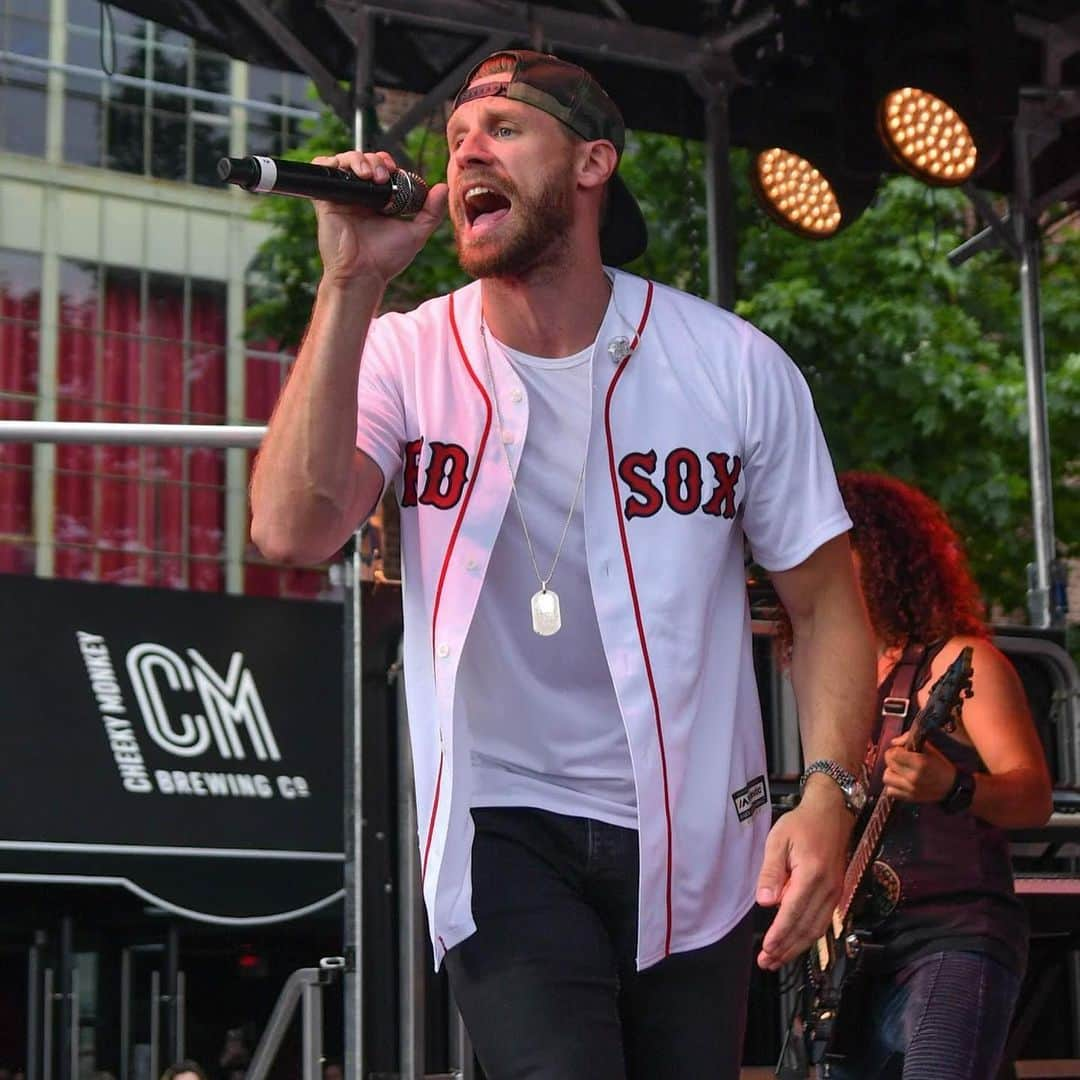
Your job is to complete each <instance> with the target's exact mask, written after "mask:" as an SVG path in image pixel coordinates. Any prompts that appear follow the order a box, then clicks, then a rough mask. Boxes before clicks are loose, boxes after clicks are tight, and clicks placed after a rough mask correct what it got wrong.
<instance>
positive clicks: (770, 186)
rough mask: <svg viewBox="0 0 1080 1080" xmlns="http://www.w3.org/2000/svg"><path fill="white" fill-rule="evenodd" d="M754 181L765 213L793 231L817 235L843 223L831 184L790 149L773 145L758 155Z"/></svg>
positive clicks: (833, 229)
mask: <svg viewBox="0 0 1080 1080" xmlns="http://www.w3.org/2000/svg"><path fill="white" fill-rule="evenodd" d="M751 181H752V183H753V187H754V191H755V193H756V195H757V197H758V201H759V202H760V203H761V205H762V207H763V208H764V210H765V211H766V213H768V214H769V215H770V217H772V218H773V219H775V220H776V221H778V222H779V223H780V224H781V225H784V226H786V227H787V228H789V229H791V230H792V231H793V232H797V233H799V234H800V235H802V236H809V237H813V238H815V239H817V238H822V237H826V236H832V235H833V234H834V233H835V232H836V231H837V230H838V229H839V228H840V226H841V224H844V221H843V214H842V213H841V210H840V203H839V201H838V199H837V197H836V192H835V190H834V189H833V186H832V184H830V183H829V181H828V179H827V178H826V177H825V175H824V174H823V173H822V172H821V170H820V169H817V168H815V167H814V165H813V164H812V163H811V162H809V161H807V159H806V158H804V157H800V156H799V155H798V154H795V153H792V152H791V151H790V150H785V149H783V147H780V146H773V147H770V148H768V149H767V150H763V151H761V152H760V153H758V154H757V155H755V157H754V161H753V166H752V173H751Z"/></svg>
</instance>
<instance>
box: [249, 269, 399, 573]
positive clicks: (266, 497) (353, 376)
mask: <svg viewBox="0 0 1080 1080" xmlns="http://www.w3.org/2000/svg"><path fill="white" fill-rule="evenodd" d="M383 288H384V286H383V284H382V283H381V282H374V281H366V280H363V281H354V282H352V283H350V284H349V285H347V286H339V285H334V284H328V283H327V282H326V281H325V280H324V281H323V282H322V283H321V284H320V286H319V292H318V295H317V298H316V301H315V307H314V310H313V312H312V318H311V324H310V325H309V327H308V332H307V334H306V336H305V338H304V342H303V344H302V346H301V348H300V353H299V355H298V357H297V359H296V362H295V364H294V365H293V369H292V371H291V373H290V375H289V378H288V381H287V382H286V384H285V387H284V389H283V390H282V393H281V397H280V398H279V400H278V404H277V407H276V408H275V410H274V414H273V417H272V418H271V420H270V426H269V430H268V432H267V436H266V439H265V440H264V442H263V445H262V448H261V450H260V452H259V456H258V459H257V460H256V463H255V470H254V474H253V476H252V482H251V506H252V526H251V535H252V539H253V540H254V541H255V543H256V545H257V546H258V547H259V549H260V550H261V551H262V552H263V554H264V555H266V556H267V557H268V558H270V559H273V560H275V561H282V562H317V561H320V560H321V559H325V558H327V557H329V556H330V555H332V554H333V552H334V551H336V550H337V549H338V548H339V547H340V546H341V545H342V544H343V543H344V542H345V540H346V539H347V538H348V536H349V534H350V533H351V531H352V530H353V529H354V528H355V527H356V525H357V520H354V518H355V517H356V515H357V513H358V512H361V508H360V503H361V502H363V501H365V499H366V500H369V501H372V502H373V500H374V499H375V498H377V497H378V494H379V493H378V491H370V492H369V491H360V490H358V488H359V485H360V483H361V479H360V476H359V474H358V470H357V463H356V455H357V451H356V386H357V378H358V375H359V371H360V354H361V351H362V349H363V345H364V340H365V338H366V336H367V332H368V328H369V326H370V325H371V320H372V318H373V317H374V314H375V311H376V310H377V308H378V305H379V302H380V300H381V297H382V292H383ZM367 486H369V487H370V486H372V485H371V484H368V485H367ZM371 509H372V507H371V506H367V507H366V508H363V509H362V512H370V510H371Z"/></svg>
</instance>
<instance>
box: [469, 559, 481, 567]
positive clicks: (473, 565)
mask: <svg viewBox="0 0 1080 1080" xmlns="http://www.w3.org/2000/svg"><path fill="white" fill-rule="evenodd" d="M479 565H480V564H479V563H478V562H477V561H476V560H475V559H469V561H468V562H467V563H466V564H465V569H466V570H475V569H476V568H477V567H478V566H479Z"/></svg>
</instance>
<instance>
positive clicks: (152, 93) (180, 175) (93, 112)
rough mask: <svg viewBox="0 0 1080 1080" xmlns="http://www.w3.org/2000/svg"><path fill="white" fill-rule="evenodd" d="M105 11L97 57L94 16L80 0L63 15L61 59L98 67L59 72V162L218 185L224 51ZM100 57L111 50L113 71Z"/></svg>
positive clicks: (223, 146)
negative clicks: (108, 16) (62, 77)
mask: <svg viewBox="0 0 1080 1080" xmlns="http://www.w3.org/2000/svg"><path fill="white" fill-rule="evenodd" d="M0 2H2V0H0ZM94 7H95V9H96V8H97V5H96V4H95V5H94ZM111 10H112V12H113V14H112V21H111V26H110V23H108V22H106V23H105V27H104V29H105V33H106V35H107V41H106V43H105V45H106V47H105V50H104V54H103V51H102V46H103V43H102V26H101V22H100V17H98V16H97V15H95V16H94V17H91V15H90V12H89V11H88V10H87V9H86V7H85V5H84V4H82V3H75V4H74V5H73V8H72V10H71V11H70V12H69V26H68V55H67V62H68V64H71V65H75V66H78V67H83V68H87V69H90V70H92V71H94V72H95V74H94V75H90V74H86V75H78V74H72V73H69V74H68V75H67V77H66V85H65V95H64V110H65V124H64V159H65V160H66V161H71V162H78V163H79V164H83V165H98V166H103V167H105V168H109V169H116V170H118V171H120V172H130V173H137V174H139V175H143V176H156V177H160V178H162V179H166V180H178V181H187V182H190V183H196V184H205V185H211V186H218V185H219V184H220V181H219V180H218V177H217V172H216V166H217V161H218V158H220V157H221V156H222V155H224V154H227V153H228V149H229V115H228V112H229V106H228V100H227V95H228V94H229V89H230V86H229V77H230V61H229V59H228V57H226V56H224V55H222V54H220V53H213V52H210V51H208V50H206V49H203V48H202V47H201V46H199V45H197V44H196V43H195V42H193V41H192V40H191V39H190V38H189V37H187V36H186V35H184V34H181V33H179V32H178V31H176V30H170V29H168V28H166V27H162V26H158V25H156V24H155V23H152V22H149V21H147V20H145V19H140V18H138V17H137V16H134V15H129V14H126V13H124V12H120V11H118V10H116V9H111ZM110 30H111V32H110ZM103 55H106V56H108V55H111V57H112V67H113V70H114V72H115V74H116V75H117V76H119V77H118V78H109V77H103V76H99V75H97V71H99V70H100V69H101V67H102V57H103ZM173 87H175V90H173V89H172V88H173ZM192 90H196V91H206V92H207V93H209V94H213V95H221V99H220V100H219V99H217V98H207V97H203V96H196V95H193V94H192V93H191V92H190V91H192Z"/></svg>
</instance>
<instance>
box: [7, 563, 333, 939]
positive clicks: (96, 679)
mask: <svg viewBox="0 0 1080 1080" xmlns="http://www.w3.org/2000/svg"><path fill="white" fill-rule="evenodd" d="M0 612H2V616H0V701H2V707H3V711H4V721H3V726H2V732H3V735H2V753H3V762H4V779H3V783H0V877H3V878H7V879H9V880H10V879H12V878H16V877H17V878H20V879H22V880H26V879H27V878H30V879H33V878H47V877H49V876H50V875H66V876H68V877H69V879H83V878H85V879H98V880H106V879H107V880H123V881H124V882H125V883H128V884H130V885H131V886H132V887H133V888H135V889H136V891H139V892H142V893H144V894H145V895H147V896H148V897H152V898H153V899H156V900H159V901H160V902H163V903H166V904H168V905H171V906H174V907H175V908H177V909H178V910H182V911H186V912H188V913H191V914H196V915H199V916H206V917H211V918H214V917H221V918H224V919H225V920H226V921H229V920H231V919H234V918H240V919H245V920H247V919H264V918H265V919H279V918H282V917H286V916H287V914H288V913H290V912H295V913H299V912H301V911H303V910H310V909H312V908H314V907H318V906H320V905H323V904H325V903H328V902H330V901H331V900H332V899H333V898H334V897H336V896H337V895H338V894H339V892H340V888H341V881H342V862H343V855H342V849H343V842H342V787H343V781H342V757H341V740H342V674H341V672H342V668H341V658H342V651H343V646H342V611H341V607H340V606H339V605H337V604H329V603H313V602H301V601H280V600H267V599H258V598H250V597H231V596H217V595H209V594H205V593H183V592H173V591H168V590H157V589H142V588H128V587H116V586H107V585H90V584H83V583H76V582H67V581H47V580H41V579H37V578H31V577H18V576H8V575H4V576H0ZM275 880H277V881H278V884H277V885H276V886H275V885H274V884H273V882H274V881H275Z"/></svg>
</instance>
